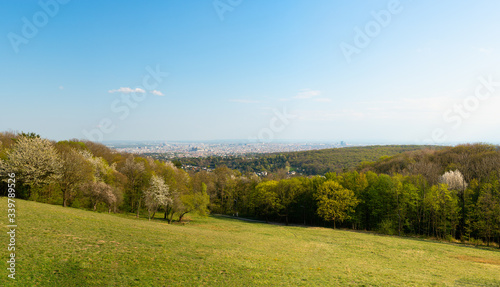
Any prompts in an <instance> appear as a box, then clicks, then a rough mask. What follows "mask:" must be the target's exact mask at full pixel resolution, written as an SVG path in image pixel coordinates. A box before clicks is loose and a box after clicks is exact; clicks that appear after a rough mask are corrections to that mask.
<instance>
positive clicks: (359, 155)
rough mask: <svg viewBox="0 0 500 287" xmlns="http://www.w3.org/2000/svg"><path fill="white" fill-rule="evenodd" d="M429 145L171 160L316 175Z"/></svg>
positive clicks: (205, 166) (247, 169) (212, 167)
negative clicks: (287, 170)
mask: <svg viewBox="0 0 500 287" xmlns="http://www.w3.org/2000/svg"><path fill="white" fill-rule="evenodd" d="M430 148H432V149H439V148H441V147H440V146H421V145H387V146H360V147H349V148H333V149H322V150H311V151H297V152H282V153H271V154H252V155H244V156H229V157H221V156H210V157H191V158H175V159H173V160H172V162H174V163H176V164H177V165H179V166H181V165H183V166H187V165H189V166H193V167H198V168H208V169H215V168H217V167H218V166H223V165H224V166H227V167H229V168H231V169H235V170H238V171H240V172H241V173H246V172H264V171H266V172H274V171H276V170H279V169H283V168H288V169H290V170H292V171H296V172H298V173H300V174H304V175H318V174H325V173H327V172H342V171H346V170H350V169H353V168H355V167H357V166H359V165H360V164H362V163H363V162H373V161H376V160H378V159H380V158H381V157H384V156H392V155H396V154H399V153H402V152H407V151H414V150H420V149H430ZM148 155H149V156H151V157H153V158H156V159H166V158H165V156H164V155H162V154H158V153H156V154H148Z"/></svg>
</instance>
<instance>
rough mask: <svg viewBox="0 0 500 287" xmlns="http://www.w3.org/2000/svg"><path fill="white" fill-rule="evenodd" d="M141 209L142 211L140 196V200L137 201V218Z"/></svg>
mask: <svg viewBox="0 0 500 287" xmlns="http://www.w3.org/2000/svg"><path fill="white" fill-rule="evenodd" d="M140 211H141V198H140V197H139V202H138V203H137V214H136V215H135V217H136V218H139V212H140Z"/></svg>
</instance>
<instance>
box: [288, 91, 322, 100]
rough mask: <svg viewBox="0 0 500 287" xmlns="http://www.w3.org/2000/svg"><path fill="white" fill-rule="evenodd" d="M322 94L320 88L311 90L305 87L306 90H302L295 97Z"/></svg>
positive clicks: (306, 97)
mask: <svg viewBox="0 0 500 287" xmlns="http://www.w3.org/2000/svg"><path fill="white" fill-rule="evenodd" d="M320 94H321V91H318V90H309V89H305V90H301V91H300V92H299V93H298V94H297V95H296V96H295V97H293V98H294V99H310V98H313V97H316V96H318V95H320Z"/></svg>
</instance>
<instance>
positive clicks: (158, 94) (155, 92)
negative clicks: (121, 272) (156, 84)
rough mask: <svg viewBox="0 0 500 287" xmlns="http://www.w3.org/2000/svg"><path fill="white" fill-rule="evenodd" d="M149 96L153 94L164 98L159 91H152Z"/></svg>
mask: <svg viewBox="0 0 500 287" xmlns="http://www.w3.org/2000/svg"><path fill="white" fill-rule="evenodd" d="M151 94H153V95H155V96H164V94H163V93H162V92H161V91H158V90H152V91H151Z"/></svg>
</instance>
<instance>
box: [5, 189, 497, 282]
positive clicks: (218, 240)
mask: <svg viewBox="0 0 500 287" xmlns="http://www.w3.org/2000/svg"><path fill="white" fill-rule="evenodd" d="M0 203H1V206H2V209H1V210H2V214H6V206H7V199H6V198H2V199H1V200H0ZM17 208H18V211H17V214H18V225H19V228H18V230H17V242H16V243H17V246H18V249H17V250H16V251H17V253H16V258H17V262H16V279H15V280H12V279H9V278H8V277H7V275H8V271H6V260H2V262H3V263H2V264H3V265H2V268H1V269H2V270H3V271H2V272H3V273H4V274H3V275H2V276H1V279H0V285H2V286H6V285H8V286H11V285H12V286H14V285H17V286H130V285H132V286H199V285H206V286H254V285H260V286H300V285H304V286H335V285H344V286H345V285H367V286H401V285H406V286H415V285H437V286H498V285H500V252H499V251H498V250H495V249H484V248H475V247H470V246H460V245H455V244H447V243H440V242H433V241H426V240H420V239H412V238H398V237H390V236H381V235H374V234H366V233H361V232H352V231H342V230H332V229H328V228H315V227H309V228H304V227H285V226H277V225H268V224H261V223H250V222H243V221H239V220H234V219H229V218H218V217H198V216H191V217H190V218H188V219H190V220H189V221H188V222H186V223H185V224H172V225H168V224H166V223H164V222H163V221H161V220H159V219H157V220H153V221H148V220H146V219H139V220H137V219H134V218H133V217H132V216H130V217H128V216H126V215H113V214H111V215H109V214H104V213H96V212H91V211H85V210H79V209H73V208H63V207H59V206H54V205H48V204H40V203H36V202H30V201H22V200H19V201H18V207H17ZM4 226H5V225H4ZM5 231H6V228H5V227H4V232H2V233H1V237H0V239H1V242H2V243H1V244H2V245H4V246H5V248H2V253H3V258H4V259H8V252H7V240H8V239H7V236H6V235H7V234H6V232H5Z"/></svg>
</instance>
